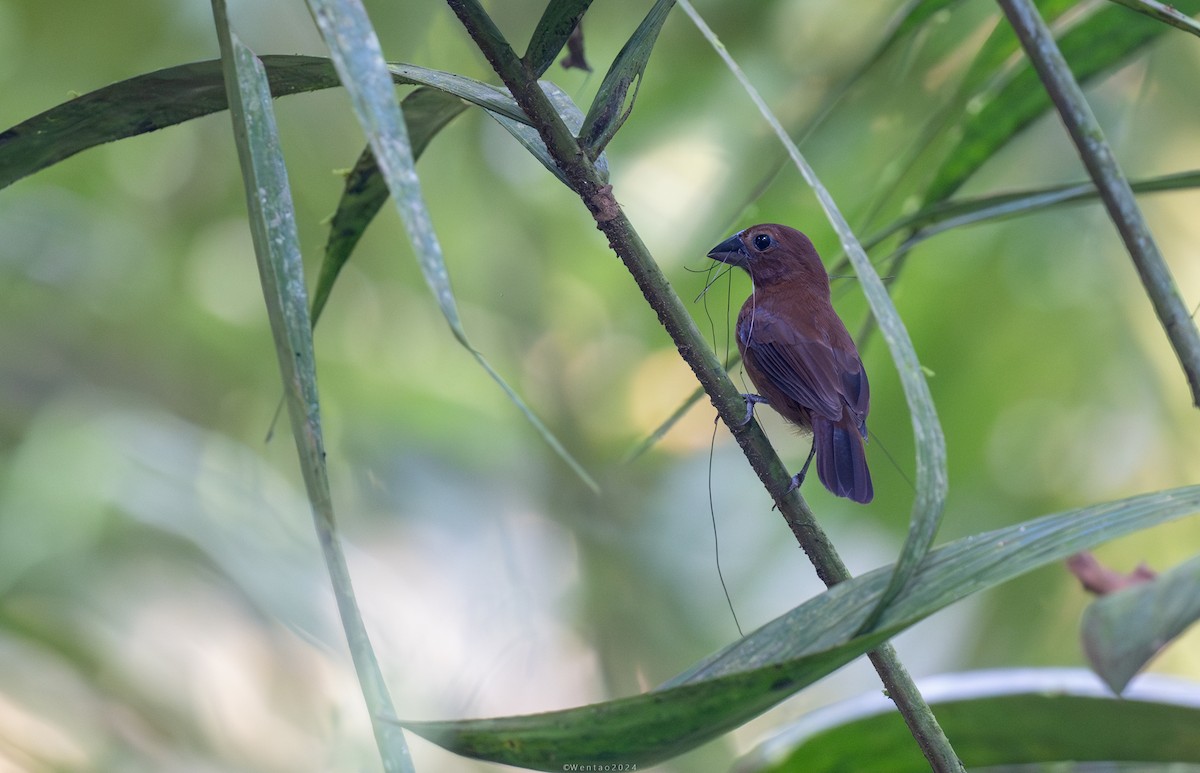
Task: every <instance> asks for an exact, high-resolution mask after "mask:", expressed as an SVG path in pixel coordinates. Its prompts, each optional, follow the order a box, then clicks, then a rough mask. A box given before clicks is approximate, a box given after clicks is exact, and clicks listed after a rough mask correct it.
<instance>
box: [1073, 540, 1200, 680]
mask: <svg viewBox="0 0 1200 773" xmlns="http://www.w3.org/2000/svg"><path fill="white" fill-rule="evenodd" d="M1197 619H1200V557H1198V558H1193V559H1192V560H1190V561H1187V562H1185V563H1183V564H1180V565H1179V566H1177V567H1175V568H1174V569H1171V570H1169V571H1166V572H1163V573H1162V574H1160V575H1159V576H1158V577H1156V578H1155V579H1153V580H1151V581H1149V582H1144V583H1139V584H1138V585H1134V586H1133V587H1130V588H1125V589H1124V590H1119V591H1117V592H1115V593H1110V594H1109V595H1107V596H1103V597H1101V598H1099V599H1096V600H1095V601H1093V602H1092V603H1091V604H1090V605H1089V606H1088V608H1087V609H1086V610H1085V611H1084V613H1083V625H1082V626H1081V634H1082V638H1083V650H1084V652H1086V653H1087V656H1088V660H1089V661H1090V662H1091V664H1092V668H1093V669H1095V671H1096V673H1097V674H1099V675H1100V678H1101V679H1103V680H1104V682H1105V684H1107V685H1108V686H1109V687H1111V688H1112V690H1113V692H1115V693H1118V694H1119V693H1120V692H1121V691H1122V690H1124V689H1125V685H1127V684H1129V680H1130V679H1132V678H1133V677H1134V676H1135V675H1136V674H1137V672H1138V671H1140V670H1141V669H1142V667H1143V666H1145V665H1146V663H1148V662H1149V661H1150V659H1151V658H1153V657H1154V656H1155V655H1157V654H1158V652H1159V650H1161V649H1162V648H1163V647H1165V646H1166V645H1167V644H1168V643H1169V642H1170V641H1171V640H1172V639H1174V638H1175V637H1176V636H1178V635H1179V634H1181V633H1183V632H1184V631H1185V630H1187V629H1188V628H1189V627H1190V626H1191V625H1192V623H1194V622H1196V620H1197Z"/></svg>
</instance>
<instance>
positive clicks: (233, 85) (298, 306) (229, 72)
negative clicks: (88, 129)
mask: <svg viewBox="0 0 1200 773" xmlns="http://www.w3.org/2000/svg"><path fill="white" fill-rule="evenodd" d="M212 5H213V17H214V21H215V23H216V28H217V37H218V39H219V40H220V45H221V60H222V63H223V75H224V85H225V89H226V92H227V95H228V97H227V101H228V104H229V106H230V115H231V117H232V119H233V130H234V138H235V140H236V143H237V148H238V158H239V160H240V162H241V168H242V180H243V183H244V185H245V190H246V206H247V209H248V210H249V216H250V217H249V219H250V232H251V236H252V237H253V241H254V252H255V256H256V258H257V260H258V269H259V276H260V279H261V282H262V287H263V296H264V298H265V300H266V305H267V316H268V318H269V320H270V323H271V333H272V336H273V337H274V340H275V351H276V355H277V357H278V360H279V370H280V375H281V376H282V378H283V385H284V399H285V401H286V403H287V406H288V415H289V417H290V419H291V425H292V434H293V436H294V438H295V442H296V450H297V453H298V454H299V457H300V469H301V472H302V474H303V477H304V485H305V489H306V490H307V492H308V499H309V502H310V503H311V505H312V513H313V522H314V525H315V527H316V531H317V536H318V541H319V542H320V544H321V549H322V552H323V555H324V557H325V562H326V565H327V568H328V570H329V575H330V581H331V584H332V586H333V592H334V596H335V598H336V600H337V605H338V611H339V613H340V614H341V619H342V627H343V628H344V629H345V632H346V638H347V641H348V644H349V647H350V653H351V656H352V657H353V660H354V665H355V668H356V670H357V672H358V677H359V683H360V685H361V687H362V692H363V698H364V700H365V702H366V707H367V710H368V712H369V713H370V715H371V725H372V727H373V729H374V731H375V738H376V742H377V744H378V746H379V752H380V756H381V759H382V761H383V766H384V769H385V770H386V771H388V772H389V773H393V772H394V773H412V772H413V767H412V760H411V758H410V757H409V753H408V745H407V744H406V743H405V740H404V734H403V733H402V732H398V731H397V728H396V727H395V726H394V725H392V724H390V723H387V722H382V721H380V719H379V717H380V716H383V715H386V714H391V713H392V712H394V709H393V708H392V701H391V698H390V697H389V695H388V692H387V687H386V685H385V684H384V681H383V674H382V672H381V671H380V669H379V664H378V662H377V661H376V659H375V653H374V650H373V649H372V648H371V643H370V640H369V638H368V636H367V631H366V626H365V625H364V624H363V620H362V615H361V613H360V612H359V609H358V603H357V601H356V600H355V597H354V587H353V584H352V583H351V579H350V572H349V569H348V567H347V565H346V559H345V556H344V555H343V554H342V551H341V545H340V542H339V540H338V536H337V528H336V523H335V521H334V514H333V499H332V496H331V495H330V491H329V478H328V472H327V470H326V468H325V448H324V440H323V438H322V435H321V414H320V401H319V397H318V394H317V375H316V360H315V357H314V355H313V344H312V323H311V321H310V319H309V316H308V298H307V294H306V293H305V284H304V264H303V261H302V260H301V256H300V241H299V237H298V235H297V232H296V216H295V208H294V207H293V205H292V197H291V190H290V188H289V186H288V179H287V167H286V166H285V165H284V162H283V154H282V151H281V150H280V143H279V131H278V129H277V128H276V125H275V115H274V112H273V105H272V101H271V100H272V96H271V91H270V88H269V84H268V79H267V73H266V70H265V68H264V67H263V65H262V62H260V61H259V60H258V58H257V57H255V56H254V54H253V53H252V52H251V51H250V50H249V49H248V48H246V47H245V46H244V45H242V43H241V41H239V40H238V38H237V37H236V36H235V35H234V34H233V31H232V29H231V28H230V25H229V20H228V18H227V16H226V12H225V4H224V1H223V0H213V4H212Z"/></svg>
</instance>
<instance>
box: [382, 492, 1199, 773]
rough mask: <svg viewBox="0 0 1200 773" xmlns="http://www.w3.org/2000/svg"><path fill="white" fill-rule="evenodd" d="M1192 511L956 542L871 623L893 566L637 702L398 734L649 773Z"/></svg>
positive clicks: (1079, 515) (1189, 506)
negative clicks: (966, 603)
mask: <svg viewBox="0 0 1200 773" xmlns="http://www.w3.org/2000/svg"><path fill="white" fill-rule="evenodd" d="M1198 508H1200V486H1192V487H1188V488H1181V489H1173V490H1169V491H1163V492H1156V493H1153V494H1144V495H1141V496H1137V497H1132V498H1130V499H1126V500H1122V501H1118V502H1110V503H1106V504H1101V505H1095V506H1092V507H1085V508H1080V509H1077V510H1071V511H1068V512H1066V513H1061V514H1057V515H1050V516H1045V517H1043V518H1039V519H1036V520H1033V521H1029V522H1026V523H1022V524H1018V525H1016V526H1010V527H1008V528H1005V529H999V530H996V531H993V532H989V533H986V534H978V535H975V536H972V537H967V538H965V539H961V540H958V541H956V542H953V543H951V544H949V545H946V546H944V547H941V548H938V549H937V550H934V551H932V552H930V553H929V554H928V555H927V556H926V557H925V560H924V561H922V563H921V564H920V566H919V567H918V569H917V572H916V573H915V574H914V576H913V580H912V582H910V583H909V584H907V585H906V586H905V588H904V589H903V591H902V592H901V593H900V594H899V595H898V596H897V597H896V599H895V600H894V601H893V603H892V604H891V605H890V606H888V607H887V609H886V610H885V611H884V612H883V614H882V616H881V617H880V619H879V622H878V625H877V627H876V628H874V629H873V630H872V631H871V632H870V633H867V634H861V633H858V631H859V630H860V629H861V627H862V624H863V623H864V622H865V621H866V619H867V617H868V616H869V615H870V614H871V610H872V609H874V608H876V606H877V605H878V603H879V599H880V598H881V597H882V594H883V592H884V590H885V588H886V587H887V585H888V581H889V579H890V578H891V576H892V574H893V568H892V567H890V566H889V567H883V568H881V569H876V570H875V571H873V572H870V573H868V574H865V575H862V576H860V577H856V578H854V579H851V580H848V581H846V582H844V583H840V584H838V585H835V586H834V587H832V588H830V589H829V590H828V591H826V592H824V593H822V594H821V595H819V596H817V597H815V598H813V599H811V600H809V601H807V602H805V603H804V604H802V605H800V606H799V607H797V608H795V609H793V610H792V611H791V612H788V613H787V614H785V615H784V616H782V617H780V618H777V619H776V620H774V621H772V622H770V623H768V624H767V625H765V626H763V627H762V628H760V629H758V630H757V631H755V632H754V633H752V634H750V635H749V636H747V637H745V638H744V639H742V640H740V641H738V642H736V643H735V644H733V645H731V646H730V647H728V648H726V649H725V650H723V651H721V652H719V653H717V654H715V655H713V656H711V657H709V658H707V659H705V660H704V661H702V662H701V663H699V664H697V665H696V666H694V667H692V668H691V669H689V670H687V671H686V672H684V673H683V674H680V675H679V676H677V677H675V678H674V679H672V680H670V681H669V682H667V683H666V684H665V685H663V686H662V687H660V688H658V689H656V690H653V691H651V692H649V693H645V694H643V695H638V696H634V697H630V698H622V699H618V700H615V701H609V702H607V703H599V704H594V705H590V706H584V707H581V708H576V709H568V710H565V711H555V712H548V713H544V714H534V715H527V716H518V717H504V718H498V719H481V720H461V721H449V722H412V721H401V724H402V725H403V726H404V727H406V728H408V729H409V730H411V731H412V732H415V733H417V734H418V735H421V736H423V737H425V738H428V739H429V740H431V741H433V742H434V743H437V744H439V745H441V746H444V747H445V748H447V749H450V750H451V751H454V752H456V753H458V754H462V755H464V756H468V757H476V758H479V759H486V760H491V761H494V762H502V763H506V764H510V765H520V766H524V767H529V768H534V769H537V770H562V766H563V765H564V764H567V763H580V764H583V763H597V764H600V763H628V764H638V765H649V764H653V763H655V762H659V761H661V760H664V759H667V758H669V757H671V756H674V755H677V754H680V753H682V752H684V751H687V750H688V749H692V748H694V747H696V746H698V745H699V744H701V743H704V742H705V741H708V740H711V739H712V738H715V737H716V736H718V735H720V734H721V733H723V732H725V731H727V730H729V729H731V728H733V727H736V726H738V725H740V724H742V723H744V722H746V721H747V720H749V719H751V718H753V717H755V716H757V715H758V714H761V713H762V712H763V711H765V710H767V709H768V708H770V707H771V706H773V705H775V704H776V703H778V702H780V701H782V700H783V699H784V698H786V697H788V696H789V695H792V694H794V693H795V692H797V691H799V690H800V689H802V688H804V687H806V686H807V685H809V684H812V683H813V682H814V681H816V680H818V679H820V678H821V677H823V676H825V675H827V674H829V673H830V672H832V671H833V670H835V669H836V668H838V667H840V666H842V665H844V664H845V663H848V662H849V661H851V660H853V659H854V658H855V657H857V656H858V655H860V654H862V653H864V652H868V651H869V650H871V649H874V648H875V647H877V646H879V645H880V644H881V643H882V642H884V641H886V640H887V639H888V638H890V637H892V636H894V635H895V634H897V633H899V632H900V631H902V630H904V629H905V628H907V627H909V626H911V625H913V624H914V623H916V622H917V621H919V620H921V619H923V618H925V617H927V616H929V615H931V614H933V613H934V612H936V611H938V610H940V609H943V608H944V607H946V606H948V605H949V604H952V603H953V602H955V601H958V600H959V599H962V598H965V597H966V596H969V595H971V594H973V593H977V592H979V591H981V590H985V589H987V588H991V587H994V586H996V585H999V584H1000V583H1003V582H1005V581H1007V580H1010V579H1012V578H1013V577H1016V576H1018V575H1021V574H1023V573H1025V572H1028V571H1030V570H1032V569H1035V568H1037V567H1039V566H1044V565H1046V564H1048V563H1050V562H1053V561H1058V560H1060V559H1062V558H1065V557H1066V556H1069V555H1071V554H1073V553H1076V552H1078V551H1080V550H1083V549H1085V548H1088V547H1090V546H1093V545H1095V544H1097V543H1100V542H1103V541H1105V540H1109V539H1113V538H1115V537H1118V536H1121V535H1123V534H1127V533H1130V532H1132V531H1136V530H1138V529H1143V528H1147V527H1149V526H1153V525H1155V524H1158V523H1163V522H1166V521H1169V520H1172V519H1175V518H1179V517H1182V516H1184V515H1186V514H1189V513H1192V512H1195V511H1196V510H1197V509H1198Z"/></svg>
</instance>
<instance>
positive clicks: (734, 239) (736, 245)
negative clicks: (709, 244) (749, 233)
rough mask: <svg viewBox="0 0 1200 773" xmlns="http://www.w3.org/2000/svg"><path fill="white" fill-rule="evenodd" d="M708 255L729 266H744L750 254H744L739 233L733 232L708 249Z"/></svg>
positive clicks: (744, 249) (744, 250)
mask: <svg viewBox="0 0 1200 773" xmlns="http://www.w3.org/2000/svg"><path fill="white" fill-rule="evenodd" d="M708 257H710V258H712V259H713V260H719V261H720V262H722V263H728V264H729V265H731V266H741V267H742V268H745V267H746V261H747V260H748V259H749V257H750V256H749V255H748V254H746V248H745V246H743V245H742V239H741V234H734V235H733V236H730V237H729V238H728V239H726V240H725V241H723V242H721V243H720V244H718V245H717V246H716V247H713V248H712V249H711V250H709V251H708Z"/></svg>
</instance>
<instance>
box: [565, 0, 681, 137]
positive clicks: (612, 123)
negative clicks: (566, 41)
mask: <svg viewBox="0 0 1200 773" xmlns="http://www.w3.org/2000/svg"><path fill="white" fill-rule="evenodd" d="M674 4H675V0H655V3H654V6H653V7H651V9H650V12H649V13H648V14H646V18H645V19H643V20H642V23H641V24H639V25H638V28H637V29H636V30H634V32H633V35H631V36H630V38H629V40H628V41H626V43H625V45H624V46H623V47H622V48H621V51H620V53H618V54H617V58H616V59H614V60H613V63H612V65H611V66H610V67H609V68H608V72H607V73H606V74H605V76H604V80H603V81H602V82H601V83H600V88H599V90H597V92H596V98H595V99H594V100H592V106H591V107H590V108H588V112H587V118H586V119H585V120H584V122H583V127H582V128H581V129H580V131H579V134H578V137H579V141H580V144H581V145H582V146H583V149H584V150H585V151H586V152H587V154H588V155H589V156H590V157H591V158H592V159H593V160H595V159H596V158H598V157H599V156H600V153H601V152H602V151H603V150H604V148H605V146H607V145H608V142H609V140H611V139H612V138H613V136H614V135H616V133H617V130H618V129H620V128H621V124H623V123H625V119H626V118H628V117H629V113H630V112H631V111H632V110H633V102H634V99H635V98H636V96H637V89H636V88H635V89H634V95H633V96H632V97H630V96H629V88H630V86H632V85H633V83H634V81H638V82H639V83H640V82H641V78H642V73H644V72H645V71H646V63H647V62H649V61H650V54H651V52H652V51H653V50H654V42H655V41H656V40H658V33H659V31H660V30H662V25H663V23H664V22H665V21H666V20H667V15H668V14H669V13H670V12H671V6H673V5H674Z"/></svg>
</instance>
